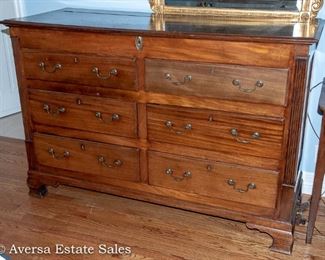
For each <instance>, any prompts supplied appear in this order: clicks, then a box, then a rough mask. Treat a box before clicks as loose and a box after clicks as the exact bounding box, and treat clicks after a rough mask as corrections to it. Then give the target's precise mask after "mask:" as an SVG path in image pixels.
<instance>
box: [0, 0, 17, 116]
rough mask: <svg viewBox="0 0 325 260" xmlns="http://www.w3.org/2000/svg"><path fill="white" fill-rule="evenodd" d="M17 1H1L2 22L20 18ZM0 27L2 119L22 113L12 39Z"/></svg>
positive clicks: (0, 111)
mask: <svg viewBox="0 0 325 260" xmlns="http://www.w3.org/2000/svg"><path fill="white" fill-rule="evenodd" d="M16 4H17V2H16V1H15V0H0V20H2V19H6V18H12V17H17V16H20V15H21V13H20V10H19V9H18V8H17V5H16ZM4 29H5V26H3V25H0V50H1V51H0V118H2V117H5V116H8V115H11V114H13V113H17V112H19V111H20V102H19V94H18V87H17V80H16V76H15V75H16V72H15V66H14V60H13V52H12V47H11V41H10V37H9V36H8V35H7V34H4V33H1V31H2V30H4Z"/></svg>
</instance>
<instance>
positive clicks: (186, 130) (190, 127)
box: [165, 120, 193, 135]
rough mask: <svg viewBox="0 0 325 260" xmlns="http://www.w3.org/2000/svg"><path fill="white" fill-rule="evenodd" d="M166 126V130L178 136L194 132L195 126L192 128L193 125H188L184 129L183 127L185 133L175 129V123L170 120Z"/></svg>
mask: <svg viewBox="0 0 325 260" xmlns="http://www.w3.org/2000/svg"><path fill="white" fill-rule="evenodd" d="M165 126H166V128H168V129H169V130H170V131H172V132H174V133H175V134H177V135H182V134H185V133H188V132H190V131H192V130H193V126H192V124H191V123H187V124H185V125H184V127H183V129H184V130H183V131H181V130H177V129H175V127H174V126H175V125H174V123H173V122H172V121H170V120H167V121H166V122H165Z"/></svg>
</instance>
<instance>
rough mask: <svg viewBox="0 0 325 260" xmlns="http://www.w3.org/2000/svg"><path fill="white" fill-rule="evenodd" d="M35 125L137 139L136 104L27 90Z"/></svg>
mask: <svg viewBox="0 0 325 260" xmlns="http://www.w3.org/2000/svg"><path fill="white" fill-rule="evenodd" d="M29 103H30V107H31V115H32V120H33V122H34V123H36V124H43V125H49V126H57V127H65V128H72V129H78V130H85V131H91V132H98V133H104V134H111V135H118V136H126V137H136V136H137V110H136V105H135V103H130V102H124V101H123V102H122V101H118V100H113V99H107V98H98V97H90V96H83V95H73V94H66V93H58V92H49V91H35V90H33V91H30V100H29Z"/></svg>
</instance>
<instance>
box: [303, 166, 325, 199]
mask: <svg viewBox="0 0 325 260" xmlns="http://www.w3.org/2000/svg"><path fill="white" fill-rule="evenodd" d="M314 174H315V173H314V172H307V171H302V178H303V180H304V182H303V186H302V193H304V194H308V195H311V193H312V190H313V182H314ZM324 191H325V179H324V182H323V192H324Z"/></svg>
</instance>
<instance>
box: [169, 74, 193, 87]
mask: <svg viewBox="0 0 325 260" xmlns="http://www.w3.org/2000/svg"><path fill="white" fill-rule="evenodd" d="M173 78H174V77H173V75H172V74H171V73H165V79H166V80H169V81H170V82H171V83H172V84H174V85H176V86H181V85H185V84H186V83H189V82H191V81H192V76H191V75H185V76H184V78H183V81H179V80H177V79H176V80H173Z"/></svg>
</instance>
